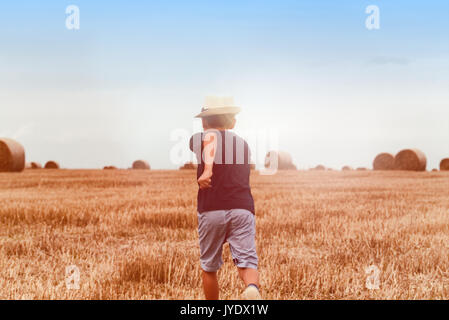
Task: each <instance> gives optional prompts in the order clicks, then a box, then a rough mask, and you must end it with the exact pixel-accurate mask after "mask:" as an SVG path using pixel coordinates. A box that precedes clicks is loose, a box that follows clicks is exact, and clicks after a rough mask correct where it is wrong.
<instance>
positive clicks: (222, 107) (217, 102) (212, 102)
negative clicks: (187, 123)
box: [195, 96, 240, 118]
mask: <svg viewBox="0 0 449 320" xmlns="http://www.w3.org/2000/svg"><path fill="white" fill-rule="evenodd" d="M239 112H240V107H236V106H235V105H234V98H233V97H217V96H208V97H206V99H205V103H204V107H203V108H202V109H201V113H199V114H197V115H196V116H195V118H203V117H209V116H214V115H218V114H236V113H239Z"/></svg>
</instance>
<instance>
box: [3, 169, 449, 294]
mask: <svg viewBox="0 0 449 320" xmlns="http://www.w3.org/2000/svg"><path fill="white" fill-rule="evenodd" d="M251 185H252V192H253V196H254V199H255V202H256V229H257V235H256V240H257V249H258V254H259V264H260V271H261V287H262V294H263V297H264V298H266V299H449V173H445V172H422V173H409V172H371V171H367V172H362V171H360V172H335V171H334V172H301V171H297V172H293V171H288V172H281V173H279V174H277V175H275V176H262V175H259V174H258V173H257V172H253V173H252V176H251ZM196 192H197V185H196V182H195V173H194V171H193V170H192V171H190V170H185V171H132V170H26V171H25V172H23V173H20V174H0V298H1V299H202V298H203V294H202V289H201V281H200V280H201V278H200V266H199V246H198V235H197V215H196V210H195V208H196ZM224 261H225V264H224V265H223V267H222V269H221V271H220V272H219V281H220V286H221V288H222V291H221V298H222V299H239V298H240V294H241V291H242V289H243V287H242V284H241V282H240V280H239V279H238V275H237V271H236V269H235V267H234V266H233V263H232V260H231V258H230V252H229V248H227V246H226V248H225V250H224ZM70 265H76V266H77V267H78V269H79V271H80V282H79V285H80V288H79V289H78V290H77V289H68V288H67V286H66V281H65V280H66V267H67V266H70ZM372 265H374V266H375V268H378V270H379V272H378V279H379V289H368V288H366V279H367V277H368V275H367V274H366V273H365V271H366V268H367V267H369V266H372ZM375 268H374V269H375ZM373 276H375V275H373Z"/></svg>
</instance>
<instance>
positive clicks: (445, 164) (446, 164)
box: [440, 158, 449, 171]
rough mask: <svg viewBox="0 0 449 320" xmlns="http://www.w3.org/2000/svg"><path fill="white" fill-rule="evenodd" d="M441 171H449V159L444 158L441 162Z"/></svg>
mask: <svg viewBox="0 0 449 320" xmlns="http://www.w3.org/2000/svg"><path fill="white" fill-rule="evenodd" d="M440 170H441V171H448V170H449V158H444V159H443V160H441V162H440Z"/></svg>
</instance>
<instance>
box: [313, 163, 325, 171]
mask: <svg viewBox="0 0 449 320" xmlns="http://www.w3.org/2000/svg"><path fill="white" fill-rule="evenodd" d="M313 170H316V171H325V170H326V167H325V166H323V165H322V164H319V165H317V166H316V167H315V168H313Z"/></svg>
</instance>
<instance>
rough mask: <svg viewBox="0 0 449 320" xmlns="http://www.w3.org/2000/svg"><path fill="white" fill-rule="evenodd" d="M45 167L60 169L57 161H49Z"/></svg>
mask: <svg viewBox="0 0 449 320" xmlns="http://www.w3.org/2000/svg"><path fill="white" fill-rule="evenodd" d="M44 168H45V169H59V168H60V167H59V163H57V162H56V161H47V163H46V164H45V166H44Z"/></svg>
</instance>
